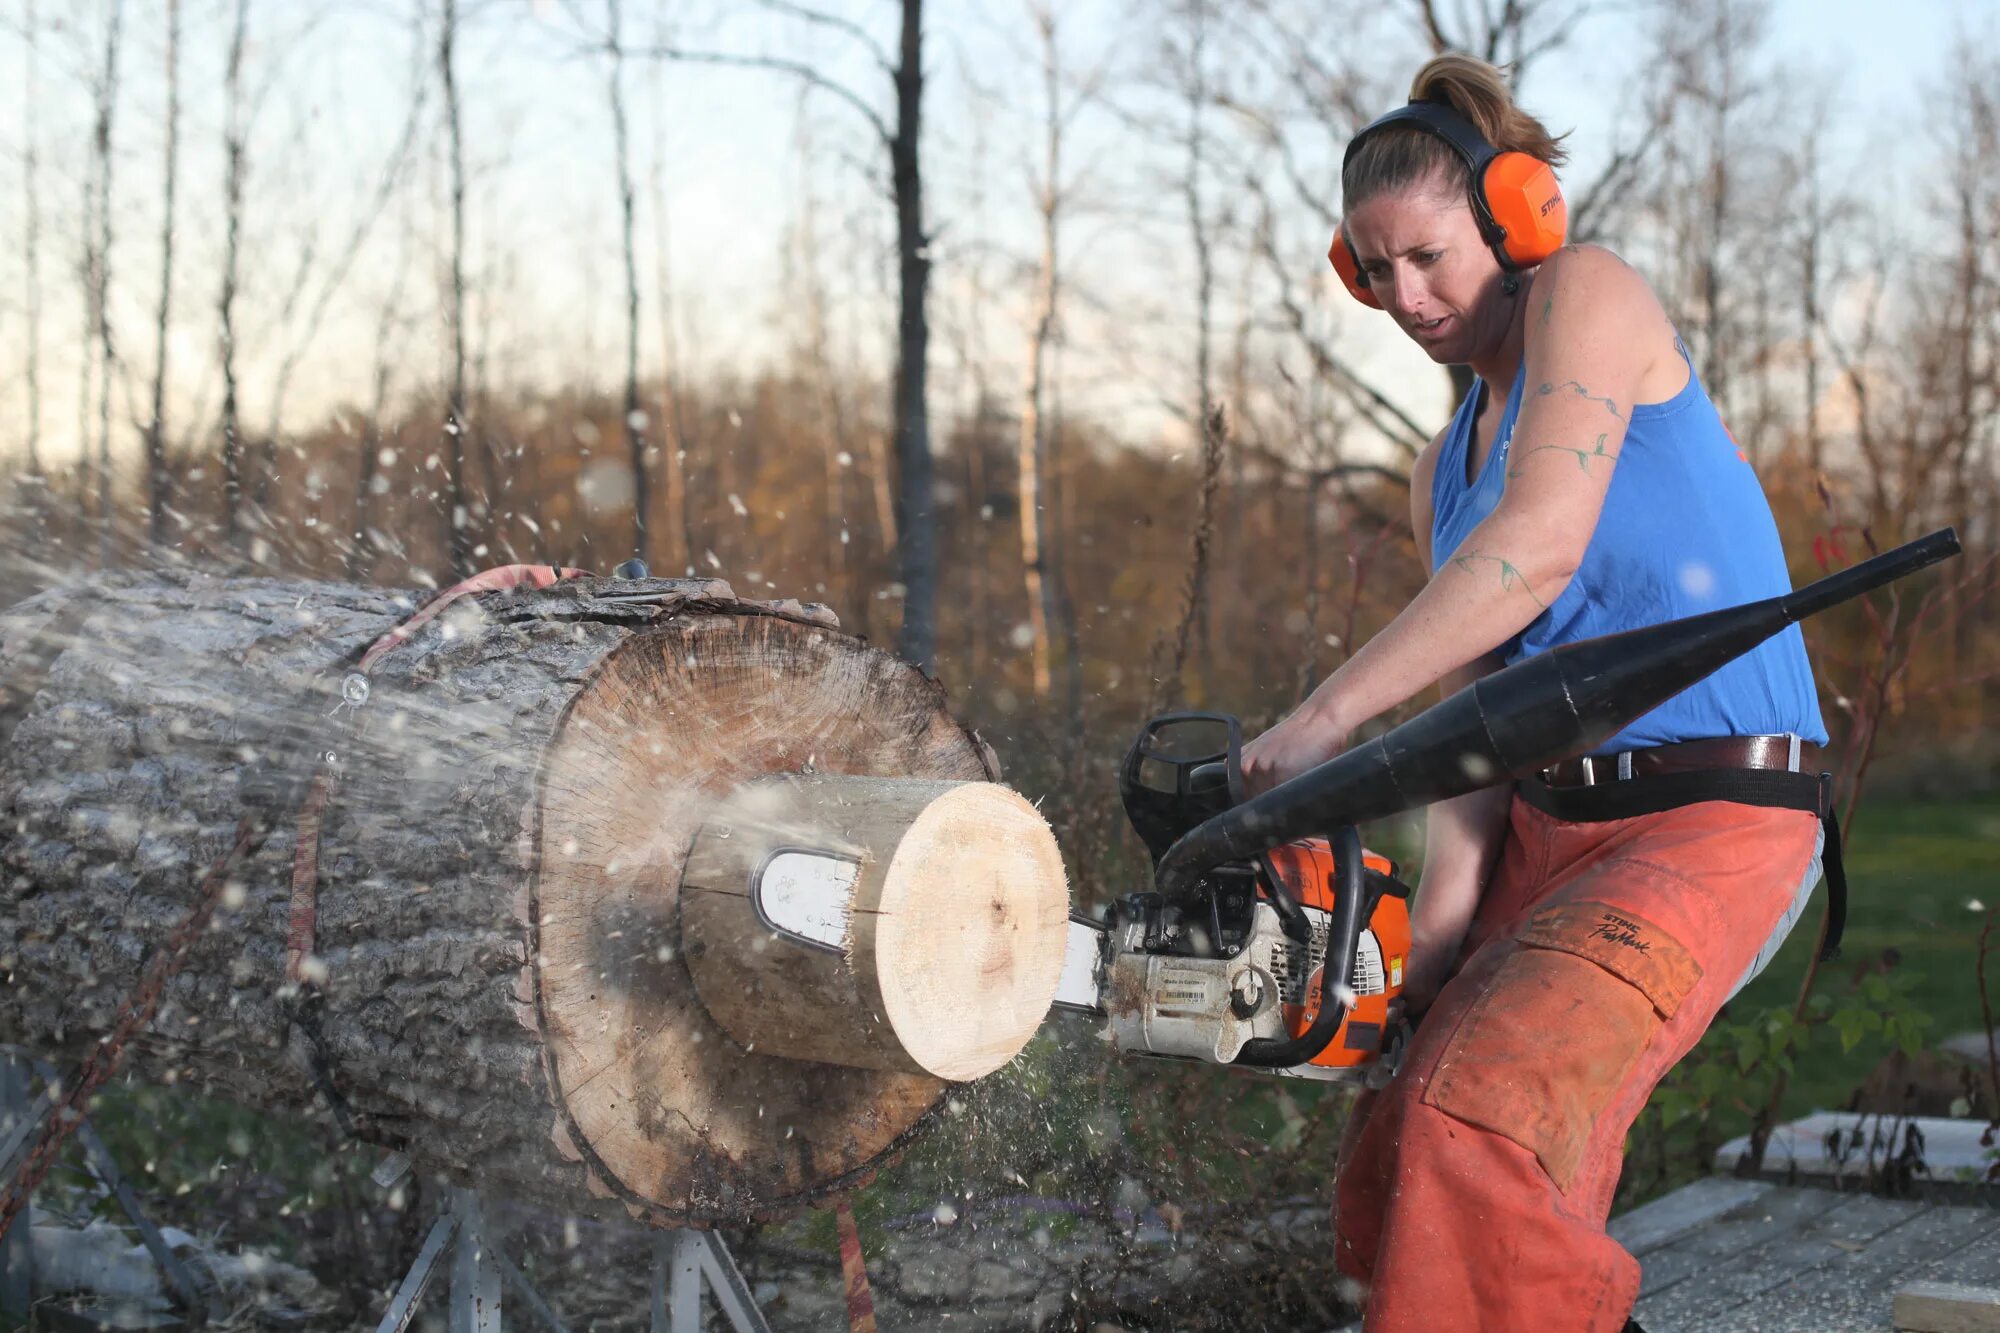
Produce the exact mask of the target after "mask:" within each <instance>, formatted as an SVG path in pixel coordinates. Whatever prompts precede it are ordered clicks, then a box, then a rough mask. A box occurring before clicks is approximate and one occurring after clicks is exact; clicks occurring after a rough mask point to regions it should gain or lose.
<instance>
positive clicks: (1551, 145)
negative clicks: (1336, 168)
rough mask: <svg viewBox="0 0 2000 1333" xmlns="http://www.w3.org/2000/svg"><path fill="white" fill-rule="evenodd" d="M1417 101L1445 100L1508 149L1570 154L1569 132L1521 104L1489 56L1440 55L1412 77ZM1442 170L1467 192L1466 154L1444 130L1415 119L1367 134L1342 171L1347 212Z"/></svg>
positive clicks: (1556, 160) (1560, 158)
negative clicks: (1553, 128) (1441, 134)
mask: <svg viewBox="0 0 2000 1333" xmlns="http://www.w3.org/2000/svg"><path fill="white" fill-rule="evenodd" d="M1410 100H1411V101H1413V102H1443V103H1445V104H1446V105H1448V106H1449V107H1451V109H1452V110H1454V111H1456V112H1458V114H1459V115H1461V116H1464V117H1465V118H1466V119H1467V120H1469V121H1471V122H1472V123H1473V125H1474V126H1475V127H1477V129H1478V130H1479V132H1480V133H1481V134H1483V135H1485V136H1486V141H1487V142H1488V143H1490V144H1492V145H1493V146H1494V147H1495V148H1498V149H1499V150H1500V151H1501V152H1503V153H1526V154H1527V155H1528V156H1529V157H1535V158H1540V159H1541V160H1542V161H1544V162H1546V163H1548V164H1549V165H1550V166H1552V167H1559V166H1561V165H1562V164H1563V163H1564V162H1565V161H1566V160H1567V159H1568V156H1569V155H1568V154H1567V153H1565V152H1563V149H1562V137H1561V136H1557V135H1552V134H1550V133H1549V131H1548V129H1547V128H1546V127H1545V126H1544V125H1543V124H1542V122H1541V121H1539V120H1536V119H1535V118H1534V117H1533V116H1531V115H1529V114H1528V113H1527V112H1525V111H1523V110H1522V109H1521V108H1520V107H1518V106H1516V105H1515V104H1514V95H1513V93H1512V92H1510V91H1508V88H1507V80H1506V78H1505V77H1504V76H1503V75H1502V74H1501V73H1500V71H1499V70H1498V69H1496V68H1494V67H1493V66H1492V65H1489V64H1487V63H1486V62H1485V61H1484V60H1480V59H1478V58H1476V57H1474V56H1468V55H1460V54H1458V53H1457V52H1451V53H1448V54H1445V55H1441V56H1436V57H1434V58H1433V59H1431V60H1430V61H1429V62H1428V63H1426V64H1425V65H1424V67H1423V68H1422V69H1420V70H1418V71H1417V77H1416V78H1415V79H1413V80H1412V81H1411V83H1410ZM1433 172H1439V173H1442V174H1443V179H1444V181H1445V182H1446V183H1448V184H1449V185H1450V186H1452V187H1455V188H1457V189H1458V190H1460V191H1463V190H1465V189H1466V188H1468V187H1469V186H1470V184H1471V174H1470V172H1469V171H1468V170H1467V169H1466V165H1465V160H1464V159H1463V158H1461V157H1459V155H1458V154H1457V153H1456V152H1455V151H1453V149H1452V148H1451V146H1450V145H1449V144H1447V143H1445V142H1444V141H1443V140H1442V139H1440V138H1438V137H1437V135H1435V134H1431V133H1429V132H1427V131H1425V130H1422V129H1419V128H1417V127H1416V126H1413V125H1392V126H1390V127H1388V128H1387V129H1383V130H1379V131H1377V132H1376V133H1374V134H1371V135H1369V136H1368V137H1367V138H1366V139H1364V140H1363V141H1362V143H1361V146H1360V147H1359V148H1356V149H1355V150H1354V155H1353V156H1352V157H1350V158H1349V159H1348V160H1347V165H1346V166H1345V167H1344V168H1343V169H1342V170H1341V173H1340V193H1341V197H1342V208H1343V210H1352V209H1354V208H1355V207H1356V206H1357V205H1359V204H1362V203H1365V202H1366V201H1367V200H1369V199H1372V198H1374V197H1375V196H1376V195H1378V194H1382V193H1384V192H1386V191H1389V190H1398V189H1401V188H1403V187H1404V186H1406V185H1410V184H1412V183H1414V182H1417V181H1421V180H1424V179H1426V178H1427V177H1429V176H1430V175H1431V174H1432V173H1433Z"/></svg>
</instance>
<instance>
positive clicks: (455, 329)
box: [437, 0, 472, 579]
mask: <svg viewBox="0 0 2000 1333" xmlns="http://www.w3.org/2000/svg"><path fill="white" fill-rule="evenodd" d="M437 62H438V75H439V79H440V81H441V83H442V86H443V88H444V113H445V132H446V136H447V143H448V148H449V163H450V171H451V285H450V287H449V288H448V289H447V290H446V292H445V311H446V320H447V322H448V323H449V325H450V327H451V334H450V336H451V380H450V384H449V385H448V387H447V390H446V392H447V395H448V396H447V398H446V402H445V421H444V437H445V438H444V449H445V488H446V494H445V504H444V510H445V524H446V528H445V549H446V550H447V552H448V553H449V556H448V558H449V560H450V562H451V574H452V577H453V578H454V579H462V578H464V577H465V576H466V575H468V574H470V573H471V572H472V531H471V529H472V515H471V512H470V510H469V508H468V506H467V504H466V495H465V138H464V133H463V128H462V126H461V125H460V120H459V99H458V0H444V14H443V17H442V19H441V20H440V22H439V24H438V44H437Z"/></svg>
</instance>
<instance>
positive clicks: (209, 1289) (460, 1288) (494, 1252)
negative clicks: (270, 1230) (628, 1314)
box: [0, 1047, 770, 1333]
mask: <svg viewBox="0 0 2000 1333" xmlns="http://www.w3.org/2000/svg"><path fill="white" fill-rule="evenodd" d="M57 1078H58V1075H57V1073H56V1071H55V1069H54V1068H53V1067H52V1066H50V1065H49V1064H47V1063H46V1062H44V1061H41V1060H37V1059H34V1058H33V1057H32V1056H29V1055H27V1054H26V1053H25V1052H22V1051H19V1050H16V1049H14V1048H12V1047H0V1181H4V1180H6V1179H8V1178H9V1177H11V1176H12V1175H13V1174H14V1173H15V1172H16V1171H17V1170H19V1168H20V1165H21V1158H22V1156H23V1155H24V1154H25V1152H26V1151H27V1148H28V1145H29V1144H30V1143H31V1142H32V1141H33V1140H34V1138H35V1135H36V1134H37V1133H38V1132H39V1131H40V1130H41V1127H42V1125H43V1124H44V1123H45V1122H46V1121H47V1120H48V1117H49V1112H50V1110H51V1108H52V1107H53V1106H54V1104H55V1101H56V1097H55V1096H54V1095H53V1094H52V1093H51V1089H52V1088H54V1087H55V1086H56V1082H57ZM38 1079H39V1081H40V1083H41V1087H40V1089H39V1090H37V1089H36V1088H35V1086H34V1085H35V1083H36V1081H37V1080H38ZM75 1136H76V1141H77V1143H78V1145H79V1146H80V1147H81V1148H82V1149H83V1154H84V1164H85V1166H86V1168H87V1169H88V1170H89V1172H90V1174H91V1177H92V1179H94V1180H95V1181H96V1182H97V1186H98V1188H99V1189H100V1190H102V1191H103V1192H104V1193H105V1194H106V1195H109V1196H110V1197H112V1198H114V1199H116V1200H117V1201H118V1205H119V1207H120V1208H122V1209H123V1210H124V1212H125V1215H126V1217H128V1218H129V1219H131V1222H132V1225H133V1227H134V1228H136V1229H137V1231H138V1233H139V1238H140V1240H141V1241H142V1242H143V1243H144V1244H145V1246H146V1251H147V1253H148V1254H150V1255H151V1256H152V1258H153V1262H154V1263H155V1264H157V1265H158V1266H159V1269H160V1273H161V1276H162V1277H163V1278H164V1279H165V1282H166V1286H167V1290H168V1292H169V1294H170V1295H171V1296H172V1298H173V1300H174V1302H175V1304H176V1305H178V1306H179V1307H180V1312H181V1314H182V1316H183V1317H184V1318H185V1319H186V1320H187V1322H188V1323H189V1324H190V1325H191V1326H194V1327H199V1326H201V1325H203V1324H205V1323H208V1322H211V1321H213V1322H217V1323H220V1322H222V1321H224V1320H225V1319H227V1318H228V1315H229V1311H228V1308H227V1306H226V1305H225V1304H224V1302H223V1300H222V1295H221V1292H220V1291H218V1290H217V1289H216V1287H215V1284H214V1283H213V1282H211V1281H209V1280H208V1278H207V1276H206V1274H203V1273H201V1272H199V1271H198V1270H197V1269H196V1268H194V1267H191V1266H190V1265H188V1264H187V1263H185V1262H184V1261H183V1260H182V1259H181V1258H180V1257H179V1256H178V1255H176V1254H175V1253H174V1252H173V1251H172V1250H171V1249H170V1248H168V1246H167V1243H166V1240H165V1238H164V1237H162V1236H161V1235H160V1231H159V1228H158V1227H156V1226H154V1225H153V1223H152V1222H151V1221H150V1220H149V1219H148V1218H147V1217H146V1215H145V1213H144V1212H143V1211H142V1210H141V1208H140V1206H139V1199H138V1196H137V1195H136V1194H135V1193H134V1192H133V1190H132V1187H131V1185H130V1184H128V1183H127V1181H126V1179H125V1173H124V1172H123V1171H121V1170H120V1169H119V1166H118V1162H117V1160H116V1159H115V1158H113V1157H112V1155H111V1151H110V1149H108V1148H107V1147H105V1144H104V1140H103V1139H101V1138H100V1137H98V1134H97V1130H96V1129H95V1128H93V1127H92V1125H91V1123H90V1121H89V1120H88V1119H85V1120H82V1121H80V1122H79V1123H78V1124H77V1126H76V1129H75ZM409 1170H410V1159H409V1158H408V1157H405V1156H403V1155H402V1154H400V1153H390V1154H389V1155H388V1156H386V1157H384V1158H383V1160H382V1162H381V1164H380V1165H378V1166H377V1167H376V1169H375V1171H374V1173H373V1176H372V1178H373V1179H374V1181H375V1183H376V1184H377V1185H379V1186H381V1187H382V1188H384V1189H388V1188H390V1187H392V1186H394V1185H395V1184H396V1182H397V1181H398V1180H400V1179H402V1178H403V1177H404V1176H405V1175H407V1174H408V1173H409ZM652 1250H653V1263H652V1282H651V1292H650V1295H651V1305H652V1333H702V1328H703V1323H702V1294H703V1292H704V1291H707V1292H710V1293H712V1294H713V1295H714V1297H715V1303H716V1305H717V1306H718V1307H719V1308H720V1310H721V1311H722V1314H723V1316H724V1317H725V1318H726V1319H727V1320H728V1321H729V1326H730V1328H732V1329H733V1330H735V1333H770V1325H769V1324H768V1323H766V1322H765V1320H764V1316H763V1314H762V1313H761V1312H760V1311H759V1310H758V1309H757V1302H756V1300H755V1299H754V1298H753V1297H752V1296H751V1293H750V1287H749V1284H748V1283H746V1282H745V1281H744V1280H743V1274H742V1272H741V1271H739V1270H738V1269H737V1267H736V1261H735V1260H734V1259H732V1258H731V1257H730V1254H729V1250H728V1248H727V1247H726V1246H724V1245H723V1243H722V1241H721V1239H720V1238H719V1237H717V1236H716V1235H715V1234H714V1233H712V1232H707V1231H692V1230H687V1231H677V1232H674V1233H672V1234H671V1235H667V1234H662V1233H655V1235H654V1236H653V1245H652ZM447 1253H448V1255H449V1260H448V1265H447ZM447 1266H448V1267H449V1269H450V1273H451V1292H450V1297H449V1300H450V1305H449V1309H448V1311H447V1327H448V1328H449V1329H450V1333H502V1318H501V1315H502V1310H503V1308H504V1302H503V1297H502V1292H503V1290H504V1291H506V1292H509V1293H511V1298H512V1299H513V1300H516V1301H519V1302H520V1304H521V1305H522V1306H524V1307H525V1308H526V1309H527V1311H528V1313H529V1314H530V1315H532V1316H533V1317H534V1319H535V1321H536V1322H538V1323H539V1324H540V1325H541V1326H542V1327H543V1328H546V1329H549V1330H551V1333H569V1329H568V1327H567V1326H566V1325H565V1324H564V1323H563V1322H562V1320H561V1319H560V1318H559V1317H558V1316H557V1315H556V1312H555V1311H554V1310H553V1309H551V1308H550V1306H549V1303H548V1302H547V1301H545V1300H544V1299H542V1296H541V1293H539V1292H537V1291H536V1290H535V1288H534V1286H533V1284H532V1283H530V1282H529V1281H528V1279H527V1277H526V1275H525V1274H523V1273H522V1272H521V1270H520V1268H519V1267H517V1266H516V1265H515V1263H514V1262H513V1260H511V1259H509V1258H508V1257H507V1255H506V1254H505V1253H504V1252H503V1251H502V1250H501V1249H500V1248H499V1246H498V1245H497V1244H495V1243H494V1242H493V1238H492V1233H491V1229H490V1227H489V1225H488V1222H487V1217H486V1209H485V1205H484V1202H483V1201H482V1199H481V1198H480V1196H479V1194H478V1193H477V1192H476V1191H474V1190H470V1189H466V1188H464V1187H462V1186H456V1185H454V1186H450V1187H449V1188H448V1190H447V1193H446V1200H445V1206H444V1208H443V1209H442V1210H441V1211H440V1212H439V1213H438V1216H437V1220H436V1221H434V1222H432V1223H431V1228H430V1230H429V1231H428V1232H427V1233H426V1234H425V1236H424V1243H423V1245H422V1246H421V1247H420V1248H419V1249H418V1251H417V1257H416V1259H415V1260H414V1261H412V1262H411V1264H410V1268H409V1271H408V1272H407V1273H405V1274H404V1276H403V1281H402V1283H401V1284H400V1285H399V1286H398V1287H397V1289H396V1294H395V1296H394V1298H393V1299H391V1300H390V1302H389V1307H388V1309H387V1310H386V1311H384V1312H383V1315H382V1322H381V1323H380V1324H378V1325H377V1326H376V1328H377V1333H407V1330H408V1329H409V1327H410V1324H411V1321H412V1320H413V1319H414V1318H415V1315H416V1311H417V1306H418V1304H419V1303H420V1302H421V1301H422V1300H423V1297H424V1293H425V1291H426V1290H427V1289H428V1288H429V1287H430V1285H431V1281H432V1279H433V1278H435V1277H436V1276H437V1275H438V1273H439V1271H440V1269H441V1268H444V1267H447ZM33 1299H34V1240H33V1236H32V1234H31V1225H30V1220H29V1212H28V1210H27V1209H25V1208H24V1209H23V1210H22V1212H21V1214H20V1215H19V1216H18V1217H17V1218H16V1219H15V1224H14V1225H13V1226H12V1227H10V1228H8V1230H7V1234H6V1236H5V1237H0V1315H6V1316H9V1317H11V1318H12V1319H15V1320H18V1321H19V1322H20V1323H21V1324H22V1326H25V1324H26V1321H27V1318H28V1314H29V1309H30V1306H31V1303H32V1301H33Z"/></svg>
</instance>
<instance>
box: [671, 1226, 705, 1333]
mask: <svg viewBox="0 0 2000 1333" xmlns="http://www.w3.org/2000/svg"><path fill="white" fill-rule="evenodd" d="M699 1234H700V1233H699V1232H694V1231H676V1232H675V1233H674V1243H673V1249H672V1259H671V1263H672V1270H671V1271H672V1273H673V1280H672V1282H671V1284H670V1285H669V1286H668V1288H667V1305H668V1307H669V1317H670V1321H671V1322H670V1323H669V1325H668V1327H669V1329H670V1330H671V1333H702V1327H701V1252H700V1251H699V1250H698V1249H696V1248H695V1239H694V1238H695V1237H696V1236H697V1235H699Z"/></svg>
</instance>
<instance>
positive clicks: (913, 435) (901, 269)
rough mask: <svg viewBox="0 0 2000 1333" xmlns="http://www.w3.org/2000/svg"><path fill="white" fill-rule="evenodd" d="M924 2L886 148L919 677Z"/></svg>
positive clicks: (909, 35) (928, 491)
mask: <svg viewBox="0 0 2000 1333" xmlns="http://www.w3.org/2000/svg"><path fill="white" fill-rule="evenodd" d="M923 26H924V6H923V0H903V35H902V49H901V54H900V57H899V60H898V63H897V65H896V134H895V137H894V139H892V140H891V141H890V144H889V160H890V166H891V176H892V179H893V181H894V187H895V197H896V256H897V274H898V281H899V287H898V290H899V293H900V294H899V297H898V300H899V301H900V303H901V304H900V313H899V316H898V319H897V324H896V327H897V332H898V342H897V371H896V465H897V486H896V499H897V514H896V537H897V549H898V552H899V555H900V561H899V563H900V567H901V569H900V572H901V574H902V583H903V626H902V631H901V633H900V634H899V635H898V636H897V639H896V644H897V647H898V648H899V649H900V650H901V652H902V654H903V656H904V657H906V658H908V659H909V660H910V661H912V662H915V663H916V664H917V665H918V666H920V667H922V668H923V669H924V670H925V671H931V670H934V669H935V668H936V663H937V582H938V563H937V516H936V514H935V512H934V497H933V496H932V484H931V432H930V416H929V409H928V397H927V393H926V389H925V380H926V375H927V373H928V368H929V356H930V322H929V316H928V315H927V314H926V313H925V309H924V296H925V292H926V290H927V289H928V287H929V285H930V275H931V261H930V238H929V237H927V236H925V235H924V178H923V166H922V158H921V155H920V153H919V144H920V141H921V139H922V136H923V96H924V66H923Z"/></svg>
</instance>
